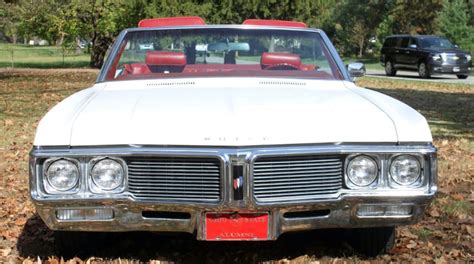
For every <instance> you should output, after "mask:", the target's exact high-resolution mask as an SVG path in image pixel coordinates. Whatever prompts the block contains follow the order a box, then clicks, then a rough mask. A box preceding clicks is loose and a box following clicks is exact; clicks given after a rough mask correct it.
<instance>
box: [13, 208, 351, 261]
mask: <svg viewBox="0 0 474 264" xmlns="http://www.w3.org/2000/svg"><path fill="white" fill-rule="evenodd" d="M59 234H60V235H61V236H59V237H61V239H58V235H59ZM340 234H343V232H342V231H341V230H316V231H310V232H305V233H292V234H285V235H282V236H281V237H280V238H279V239H278V240H277V241H265V242H206V241H197V240H196V239H195V236H194V235H190V234H156V233H150V232H128V233H84V232H80V233H79V232H67V233H64V232H58V233H55V232H53V231H50V230H49V229H48V228H47V227H46V225H45V224H44V223H43V221H42V220H41V219H40V218H39V217H38V216H36V215H35V216H33V217H32V218H30V219H29V220H28V222H27V223H26V225H25V227H24V229H23V231H22V234H21V236H20V238H19V240H18V244H17V249H18V251H19V253H20V256H22V257H28V256H30V257H36V256H40V257H48V256H57V257H59V258H61V257H63V258H64V259H71V258H73V257H76V256H77V257H79V258H81V259H82V260H85V259H87V258H89V257H100V258H104V259H117V258H121V259H124V258H125V259H135V260H140V261H148V260H152V259H154V260H162V261H171V262H179V263H181V262H182V263H234V262H241V263H255V262H261V261H266V260H274V259H283V258H289V259H291V258H295V257H298V256H301V255H305V254H307V255H309V256H311V255H315V256H316V257H318V258H321V257H324V256H327V257H344V256H350V255H353V254H354V253H353V252H352V250H351V249H350V248H349V247H347V246H346V244H345V243H344V239H343V238H342V237H344V236H343V235H340ZM68 238H70V240H69V239H68Z"/></svg>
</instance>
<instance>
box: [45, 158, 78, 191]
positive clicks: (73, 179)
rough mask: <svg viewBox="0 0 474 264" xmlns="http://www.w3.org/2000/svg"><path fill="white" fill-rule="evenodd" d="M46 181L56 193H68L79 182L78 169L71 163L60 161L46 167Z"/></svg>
mask: <svg viewBox="0 0 474 264" xmlns="http://www.w3.org/2000/svg"><path fill="white" fill-rule="evenodd" d="M45 176H46V180H47V182H48V184H49V186H51V187H52V188H53V189H54V190H56V191H61V192H64V191H69V190H71V189H72V188H74V187H75V186H76V184H77V182H78V181H79V169H78V168H77V166H76V164H74V163H73V162H72V161H69V160H65V159H61V160H57V161H54V162H53V163H51V164H50V165H49V166H48V169H47V170H46V173H45Z"/></svg>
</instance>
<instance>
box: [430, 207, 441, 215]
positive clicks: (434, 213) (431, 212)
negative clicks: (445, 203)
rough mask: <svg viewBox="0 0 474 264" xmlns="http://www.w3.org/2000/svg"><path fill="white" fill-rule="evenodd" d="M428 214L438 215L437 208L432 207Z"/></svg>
mask: <svg viewBox="0 0 474 264" xmlns="http://www.w3.org/2000/svg"><path fill="white" fill-rule="evenodd" d="M430 216H431V217H439V212H438V210H436V209H434V208H433V209H432V210H431V211H430Z"/></svg>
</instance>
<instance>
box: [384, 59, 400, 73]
mask: <svg viewBox="0 0 474 264" xmlns="http://www.w3.org/2000/svg"><path fill="white" fill-rule="evenodd" d="M385 74H386V75H387V76H395V74H397V70H396V69H395V67H394V66H393V63H392V62H391V61H387V62H386V63H385Z"/></svg>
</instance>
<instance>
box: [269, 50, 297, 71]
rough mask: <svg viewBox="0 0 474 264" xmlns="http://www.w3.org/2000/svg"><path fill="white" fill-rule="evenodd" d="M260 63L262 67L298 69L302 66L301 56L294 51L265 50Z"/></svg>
mask: <svg viewBox="0 0 474 264" xmlns="http://www.w3.org/2000/svg"><path fill="white" fill-rule="evenodd" d="M260 65H261V67H262V69H275V70H278V69H281V70H291V69H293V70H298V69H300V67H301V58H300V55H297V54H293V53H285V52H264V53H263V54H262V57H261V60H260Z"/></svg>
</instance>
